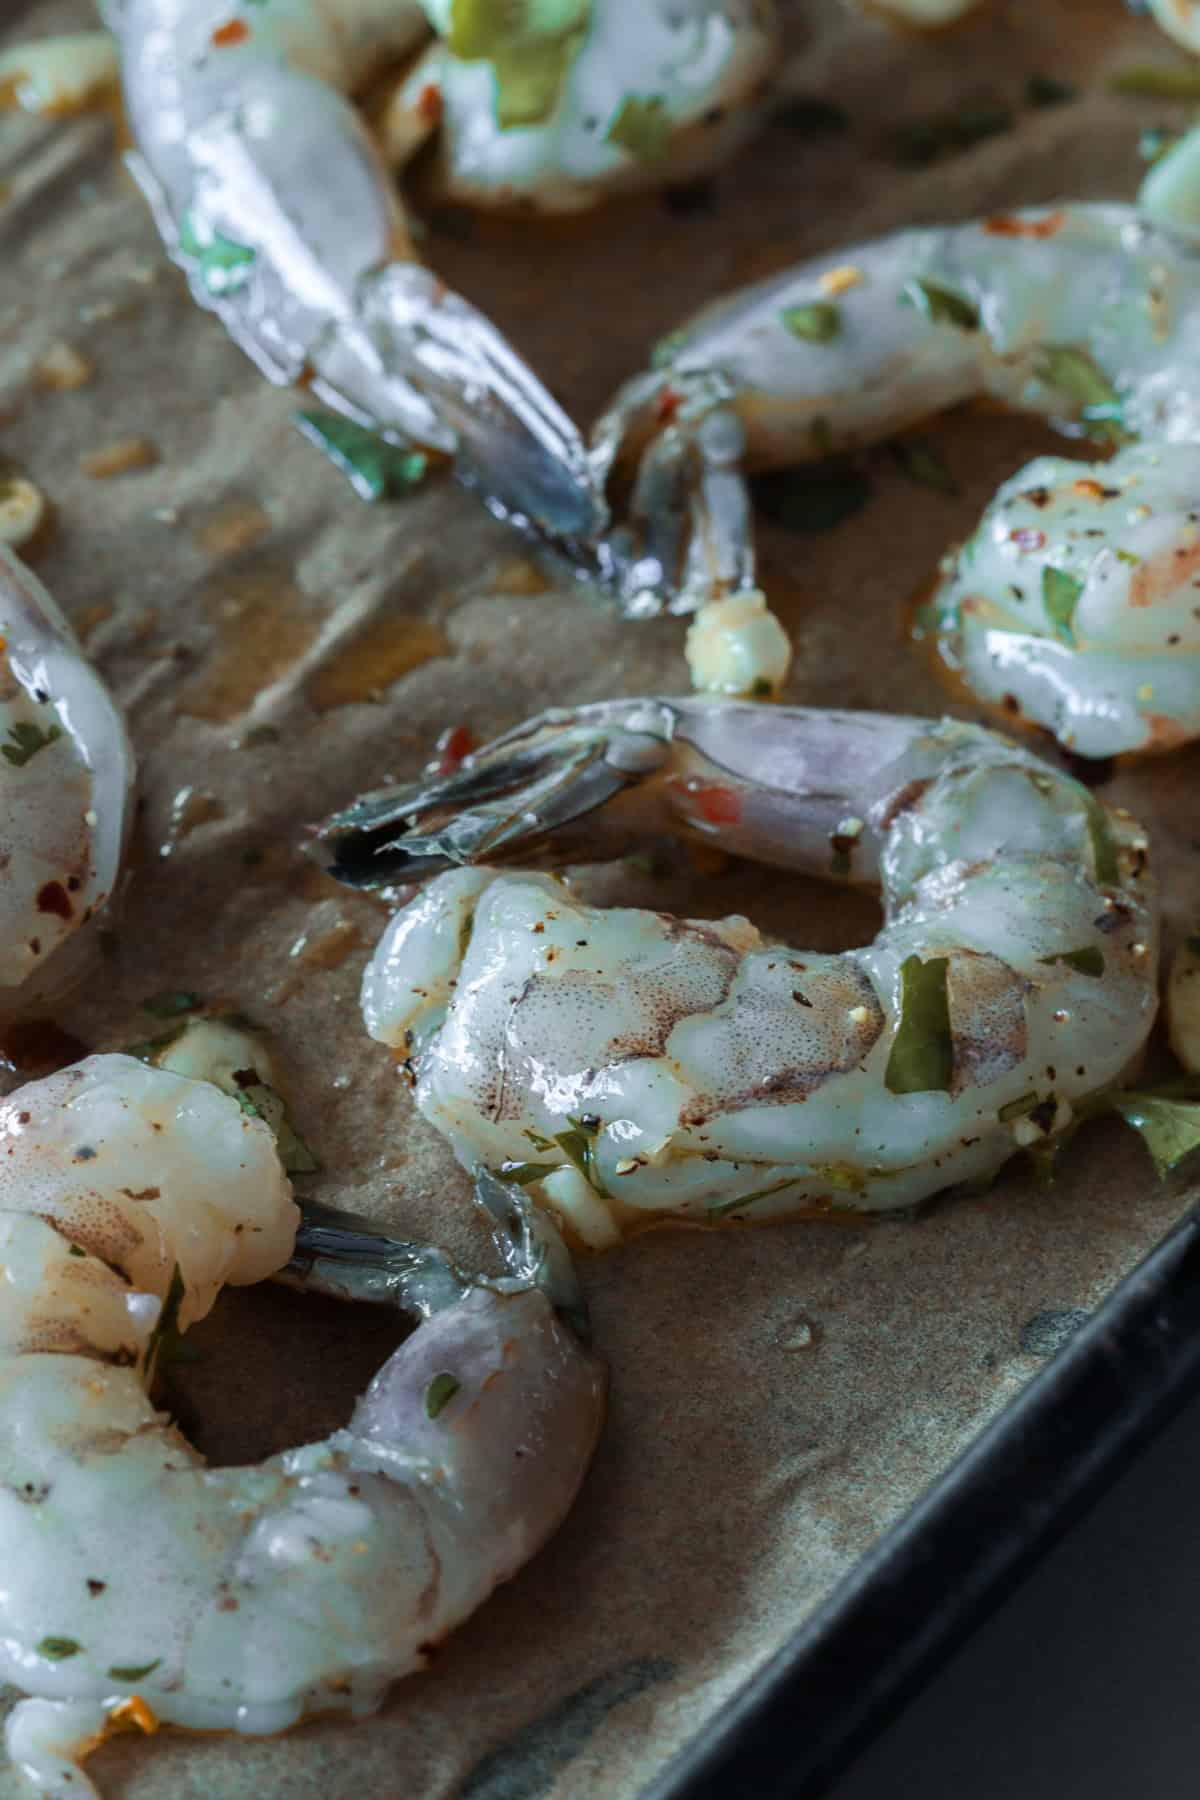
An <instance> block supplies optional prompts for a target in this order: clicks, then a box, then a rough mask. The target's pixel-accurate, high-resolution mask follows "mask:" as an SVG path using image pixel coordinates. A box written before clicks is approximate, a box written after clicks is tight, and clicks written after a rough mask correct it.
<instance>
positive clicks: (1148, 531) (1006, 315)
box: [595, 205, 1200, 756]
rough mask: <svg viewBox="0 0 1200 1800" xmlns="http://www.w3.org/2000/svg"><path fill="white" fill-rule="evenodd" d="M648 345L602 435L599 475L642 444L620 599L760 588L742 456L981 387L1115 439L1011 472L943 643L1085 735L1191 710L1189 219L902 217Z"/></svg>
mask: <svg viewBox="0 0 1200 1800" xmlns="http://www.w3.org/2000/svg"><path fill="white" fill-rule="evenodd" d="M655 362H656V367H655V368H654V369H652V370H650V371H649V372H647V373H646V374H644V375H641V376H638V377H637V378H636V379H635V380H633V381H632V382H630V383H629V384H628V385H627V386H626V388H625V389H623V390H622V392H621V393H620V394H619V395H618V397H617V400H616V402H615V404H614V406H613V407H612V408H611V410H610V411H609V413H608V414H606V416H605V417H604V419H603V420H601V422H600V424H599V426H598V428H597V432H596V449H595V459H596V467H597V472H598V475H599V476H600V478H602V479H605V480H606V479H607V477H608V474H609V472H610V471H611V469H612V468H613V466H614V465H615V464H616V463H617V462H618V461H620V460H622V459H624V458H626V457H627V456H628V455H630V454H631V453H632V454H635V455H637V456H639V458H640V466H639V471H638V477H637V482H636V486H635V489H634V499H633V503H632V507H631V514H630V521H629V523H628V524H627V525H626V527H625V528H624V532H623V534H621V533H616V534H613V536H612V538H611V540H610V541H611V543H612V544H613V546H614V547H615V548H617V549H618V550H619V555H618V557H617V563H618V566H619V579H620V581H621V584H622V589H623V593H624V598H625V603H626V605H627V607H628V608H629V610H630V611H632V612H634V613H636V614H640V613H644V612H647V611H653V610H656V609H657V608H659V607H661V606H662V605H664V604H666V605H670V606H672V607H673V608H675V609H676V610H681V611H682V610H688V609H690V608H692V607H695V606H698V605H701V604H703V603H705V602H724V603H725V604H726V605H727V604H728V602H727V599H726V596H728V595H729V594H730V593H732V594H734V595H737V594H738V593H739V592H740V591H743V590H746V591H753V580H754V576H753V556H752V548H751V541H750V533H751V526H750V508H749V504H748V500H747V497H746V493H745V490H744V487H743V485H742V477H741V469H742V467H758V468H764V467H782V466H788V465H791V464H795V463H800V462H805V461H811V460H813V459H817V458H820V457H822V456H825V455H828V454H829V453H831V452H835V451H839V450H854V449H857V448H858V447H860V446H861V445H863V444H868V443H872V442H876V441H878V440H880V439H882V438H885V437H888V436H891V435H892V434H893V433H895V432H897V431H901V430H903V429H904V428H905V427H906V426H909V425H911V424H913V423H914V422H915V421H917V420H918V419H921V418H924V417H926V416H928V415H929V414H930V413H932V412H935V411H937V410H938V409H940V408H942V407H947V406H952V405H954V404H955V403H956V402H959V401H962V400H966V399H969V398H971V397H972V396H974V395H978V394H987V395H990V396H992V397H993V398H996V399H999V400H1001V401H1003V402H1005V403H1006V404H1007V405H1010V406H1014V407H1018V408H1021V409H1024V410H1027V411H1033V412H1038V413H1042V414H1044V415H1045V416H1046V417H1048V418H1050V419H1052V420H1054V421H1056V422H1057V423H1059V424H1060V425H1061V426H1062V427H1063V429H1064V430H1066V431H1068V432H1074V433H1076V434H1082V433H1083V432H1087V431H1091V432H1092V433H1094V434H1097V435H1101V436H1103V437H1105V438H1106V439H1107V441H1108V442H1109V443H1111V444H1118V445H1120V446H1121V447H1120V448H1118V449H1117V451H1116V454H1115V455H1114V456H1113V457H1112V460H1111V461H1110V462H1108V463H1106V464H1104V466H1103V467H1102V468H1099V469H1098V468H1096V467H1094V466H1092V465H1089V464H1087V463H1082V462H1079V463H1067V462H1065V461H1063V460H1061V459H1055V460H1054V461H1053V462H1045V461H1039V462H1037V463H1034V464H1032V465H1030V466H1029V467H1027V468H1025V469H1023V470H1022V471H1021V472H1020V474H1018V475H1016V476H1014V477H1013V479H1012V481H1011V482H1009V483H1008V484H1006V486H1005V488H1004V489H1002V491H1001V494H1000V496H999V498H998V500H997V501H996V502H995V503H994V505H993V507H992V508H991V509H989V512H988V514H987V515H986V516H985V519H984V522H983V525H982V526H981V528H980V530H979V532H978V533H977V534H976V535H975V536H974V537H973V538H972V540H971V542H970V545H969V546H968V547H967V549H966V550H965V551H964V552H962V553H960V554H959V555H958V556H956V557H953V558H951V560H950V563H949V565H948V569H947V575H946V580H945V581H944V583H943V584H942V586H941V588H940V590H939V592H938V594H937V595H936V598H935V609H934V614H933V617H934V620H935V623H936V628H937V632H938V636H939V640H940V647H941V650H942V653H943V655H944V656H945V657H946V659H947V660H948V661H950V662H951V664H952V665H954V666H955V667H957V668H958V669H960V670H961V672H962V674H963V675H964V676H965V677H966V679H967V680H968V682H969V683H970V685H971V686H972V688H973V689H974V690H975V692H976V693H978V694H980V695H981V696H982V697H983V698H985V699H987V700H990V701H994V702H998V703H1003V704H1004V705H1005V706H1006V707H1007V709H1008V710H1009V711H1010V712H1022V713H1023V714H1024V716H1025V717H1027V718H1029V719H1031V720H1033V721H1035V722H1036V723H1038V724H1040V725H1044V726H1046V727H1048V728H1049V729H1050V730H1051V731H1053V732H1054V733H1055V735H1056V736H1057V737H1058V738H1059V739H1060V740H1061V741H1062V742H1063V743H1064V744H1066V745H1068V746H1070V747H1071V748H1074V749H1076V750H1078V751H1079V752H1081V753H1082V754H1084V755H1089V756H1104V755H1110V754H1113V753H1115V752H1117V751H1122V750H1134V749H1137V750H1145V749H1161V748H1168V747H1170V746H1172V745H1174V744H1177V743H1180V742H1182V741H1183V740H1184V739H1186V738H1189V737H1191V736H1193V735H1195V733H1196V732H1197V730H1198V729H1200V674H1198V672H1197V669H1198V665H1197V653H1198V652H1200V611H1198V610H1197V607H1196V605H1195V604H1194V602H1195V599H1196V593H1195V589H1194V587H1193V585H1192V584H1193V582H1194V581H1195V580H1196V579H1197V576H1198V575H1200V550H1198V549H1197V545H1198V543H1200V530H1198V521H1200V510H1197V508H1196V507H1195V506H1194V505H1191V504H1189V502H1188V498H1187V494H1188V484H1189V482H1190V481H1192V480H1193V479H1194V474H1195V471H1196V469H1197V467H1198V466H1200V464H1198V455H1200V452H1198V450H1197V446H1198V445H1200V372H1198V371H1200V260H1198V258H1197V253H1196V251H1195V249H1194V247H1193V245H1192V243H1191V242H1190V241H1189V240H1188V239H1187V238H1185V237H1183V236H1181V235H1179V234H1176V233H1173V232H1170V231H1167V230H1164V229H1160V228H1158V227H1156V226H1155V225H1153V224H1151V223H1149V222H1147V221H1145V220H1144V219H1142V218H1140V217H1139V215H1138V213H1137V212H1136V211H1135V210H1134V209H1133V208H1131V207H1127V206H1099V205H1097V206H1075V205H1071V206H1067V205H1064V206H1059V207H1053V208H1050V207H1041V208H1033V209H1028V210H1025V211H1021V212H1016V213H1002V214H997V215H994V216H993V217H991V218H988V219H984V220H981V221H979V222H977V223H974V224H968V225H957V226H938V227H932V228H930V229H927V230H915V231H901V232H896V233H894V234H893V235H891V236H889V237H884V238H881V239H878V240H876V241H875V242H873V243H869V244H864V245H859V246H857V247H854V248H851V249H841V250H837V251H833V252H831V253H829V254H828V255H826V256H822V257H819V258H817V259H815V260H814V261H812V262H808V263H805V264H803V265H801V266H800V267H799V268H796V269H792V270H789V271H787V272H785V273H784V274H782V275H778V276H774V277H772V278H770V279H769V280H767V281H763V282H760V283H758V284H757V285H756V286H754V287H751V288H747V289H744V290H743V291H742V292H741V293H738V294H734V295H732V296H731V297H730V298H728V299H726V300H723V301H720V302H718V303H717V304H716V305H715V306H712V307H710V308H708V309H707V311H705V312H703V313H701V314H700V315H699V316H698V318H696V319H695V320H694V321H693V322H692V323H691V324H690V325H688V326H685V327H684V328H683V329H682V330H681V331H679V332H676V333H674V334H672V336H671V337H670V338H669V339H667V340H666V342H665V343H664V345H663V346H662V347H661V351H660V353H659V355H658V356H657V357H656V359H655ZM1132 438H1137V439H1140V440H1142V442H1141V443H1140V444H1136V443H1130V442H1129V440H1130V439H1132ZM702 625H703V621H702ZM760 629H761V627H760ZM732 641H733V642H734V643H735V644H736V639H734V640H732ZM704 648H705V639H704V635H703V631H701V632H698V633H697V636H696V639H695V640H694V654H693V663H694V665H695V666H697V668H698V671H699V673H700V675H701V678H702V679H703V680H704V683H705V685H708V686H721V685H723V683H722V680H721V673H722V671H721V659H720V657H717V658H712V657H709V658H708V659H707V660H708V666H707V667H702V666H701V658H700V655H699V652H701V651H703V650H704Z"/></svg>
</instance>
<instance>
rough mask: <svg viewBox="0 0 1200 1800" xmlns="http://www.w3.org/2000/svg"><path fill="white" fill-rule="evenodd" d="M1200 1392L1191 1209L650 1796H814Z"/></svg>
mask: <svg viewBox="0 0 1200 1800" xmlns="http://www.w3.org/2000/svg"><path fill="white" fill-rule="evenodd" d="M1197 1391H1200V1217H1198V1216H1197V1215H1196V1214H1195V1213H1189V1214H1188V1216H1187V1217H1186V1218H1184V1219H1183V1220H1182V1221H1181V1222H1180V1224H1179V1225H1178V1226H1176V1228H1175V1229H1174V1230H1173V1231H1172V1232H1171V1233H1170V1235H1169V1236H1168V1237H1166V1238H1165V1239H1164V1240H1163V1242H1162V1243H1161V1244H1159V1245H1158V1246H1157V1248H1156V1249H1154V1250H1152V1251H1151V1252H1150V1254H1149V1255H1148V1256H1147V1257H1146V1258H1145V1259H1144V1260H1143V1261H1142V1262H1141V1263H1140V1264H1139V1265H1138V1266H1137V1268H1136V1269H1134V1270H1133V1272H1132V1273H1131V1274H1130V1275H1129V1276H1127V1277H1126V1279H1125V1280H1124V1281H1123V1282H1122V1283H1121V1284H1120V1286H1119V1287H1117V1288H1116V1289H1114V1291H1113V1293H1112V1294H1111V1295H1110V1296H1109V1298H1108V1299H1107V1300H1106V1301H1105V1303H1104V1304H1103V1305H1102V1306H1101V1307H1100V1308H1099V1309H1098V1310H1097V1312H1096V1313H1095V1315H1094V1316H1093V1317H1092V1318H1091V1319H1090V1320H1089V1321H1088V1323H1087V1324H1086V1325H1085V1326H1084V1327H1083V1329H1082V1330H1080V1331H1079V1332H1078V1334H1077V1335H1076V1336H1075V1337H1073V1338H1072V1340H1071V1341H1070V1343H1069V1344H1068V1345H1067V1346H1066V1347H1065V1348H1064V1349H1063V1350H1062V1351H1061V1352H1060V1353H1059V1354H1058V1355H1057V1356H1056V1357H1054V1359H1053V1360H1052V1361H1051V1362H1050V1363H1049V1364H1048V1365H1047V1366H1046V1367H1045V1368H1044V1369H1043V1370H1041V1371H1040V1372H1039V1373H1038V1375H1037V1376H1035V1377H1034V1379H1033V1380H1032V1381H1030V1383H1029V1384H1028V1386H1027V1387H1026V1388H1024V1389H1023V1390H1022V1391H1021V1393H1020V1394H1019V1395H1017V1397H1016V1398H1015V1399H1014V1400H1013V1401H1012V1402H1011V1403H1010V1404H1009V1405H1008V1406H1007V1407H1006V1408H1005V1409H1004V1411H1003V1412H1002V1413H1001V1414H1000V1415H999V1416H998V1417H997V1418H996V1419H995V1420H993V1421H992V1423H991V1424H990V1425H988V1426H987V1427H986V1428H985V1429H984V1430H983V1431H982V1432H981V1433H980V1435H979V1436H978V1437H977V1438H976V1439H975V1441H974V1443H972V1444H971V1445H970V1446H969V1448H968V1449H967V1450H965V1451H964V1452H963V1454H962V1455H961V1456H960V1457H959V1458H958V1459H957V1460H956V1461H955V1462H954V1463H952V1464H951V1466H950V1467H949V1468H948V1469H947V1470H946V1472H945V1474H944V1475H943V1476H942V1477H941V1478H940V1479H939V1480H938V1481H936V1482H935V1483H934V1484H933V1486H932V1487H931V1488H929V1489H928V1491H927V1492H926V1493H925V1494H924V1495H923V1496H922V1498H921V1499H920V1500H919V1501H918V1502H917V1503H916V1505H915V1506H913V1507H912V1508H911V1509H910V1511H909V1512H907V1513H906V1514H905V1515H904V1517H903V1518H902V1519H900V1520H899V1522H898V1523H897V1524H896V1525H895V1526H893V1527H892V1529H891V1530H890V1531H888V1532H886V1533H885V1534H884V1536H883V1537H882V1538H881V1539H880V1540H879V1542H878V1543H877V1544H876V1545H875V1547H874V1548H873V1549H872V1550H870V1551H869V1552H868V1553H867V1555H866V1556H864V1557H863V1558H862V1559H861V1560H860V1561H859V1562H858V1564H857V1565H856V1566H855V1568H854V1569H853V1570H852V1572H851V1573H850V1574H849V1575H848V1576H847V1577H846V1578H845V1580H843V1581H842V1582H840V1583H839V1585H838V1587H837V1588H836V1589H835V1590H834V1592H833V1593H832V1594H831V1595H830V1597H829V1599H828V1600H827V1601H826V1603H825V1604H824V1606H822V1607H821V1608H820V1609H819V1610H818V1611H817V1613H816V1614H815V1615H814V1616H813V1618H812V1619H811V1620H810V1621H809V1622H808V1623H807V1624H806V1625H805V1626H803V1627H802V1628H801V1629H800V1630H799V1631H798V1632H797V1633H796V1634H795V1636H794V1637H793V1638H792V1639H791V1640H790V1641H789V1642H788V1643H787V1644H785V1645H784V1646H783V1648H782V1649H781V1650H779V1651H778V1652H777V1654H776V1655H775V1656H774V1657H773V1658H772V1659H771V1660H770V1661H769V1662H768V1663H767V1664H766V1666H765V1667H764V1668H763V1669H761V1670H760V1671H759V1673H758V1674H757V1675H756V1676H754V1677H752V1678H751V1680H750V1681H749V1682H748V1683H747V1684H746V1686H745V1687H744V1688H743V1689H742V1690H741V1691H740V1692H739V1693H738V1694H736V1695H735V1696H734V1697H733V1699H732V1700H731V1701H729V1702H728V1704H727V1705H726V1706H725V1707H723V1708H722V1710H721V1711H720V1712H719V1713H718V1714H717V1715H716V1717H715V1718H714V1719H712V1720H711V1722H710V1723H709V1724H708V1725H707V1726H706V1727H705V1728H704V1729H703V1730H702V1731H701V1732H699V1733H698V1734H697V1736H696V1737H695V1738H694V1739H693V1740H692V1742H691V1743H690V1744H688V1745H687V1746H686V1748H685V1749H684V1750H682V1751H681V1752H680V1753H679V1754H678V1755H677V1756H676V1757H675V1758H674V1759H673V1760H672V1761H671V1762H670V1763H669V1764H668V1765H667V1767H666V1769H665V1770H664V1771H663V1773H662V1774H661V1775H660V1776H659V1777H658V1778H657V1779H656V1780H655V1781H654V1782H653V1783H652V1784H651V1785H650V1786H649V1787H648V1788H646V1789H645V1790H644V1791H643V1795H642V1800H733V1797H735V1796H738V1795H746V1796H751V1795H752V1796H754V1800H773V1797H775V1796H780V1797H782V1796H785V1795H786V1796H787V1797H788V1800H815V1797H816V1796H818V1795H820V1794H822V1793H824V1792H825V1791H826V1789H827V1788H828V1786H829V1784H830V1782H832V1781H833V1780H834V1779H835V1778H836V1776H837V1775H838V1774H840V1773H841V1772H842V1771H843V1770H844V1769H845V1767H846V1766H847V1764H848V1763H849V1762H850V1761H852V1759H853V1758H854V1756H855V1755H856V1754H857V1753H858V1751H860V1750H861V1749H862V1748H863V1747H864V1745H865V1744H866V1743H867V1742H868V1741H869V1740H870V1739H871V1738H872V1737H874V1736H876V1735H877V1734H878V1732H879V1731H880V1730H881V1729H882V1728H883V1727H884V1726H885V1725H886V1724H887V1723H888V1722H889V1721H890V1720H891V1719H892V1718H893V1717H895V1715H896V1713H897V1712H898V1711H899V1710H900V1709H901V1707H902V1706H903V1705H904V1704H905V1702H906V1701H907V1700H908V1699H910V1698H911V1697H912V1696H913V1695H914V1694H915V1693H916V1692H917V1690H918V1689H919V1688H920V1687H922V1686H924V1684H925V1683H926V1682H927V1681H928V1680H929V1679H930V1677H931V1676H932V1675H933V1674H934V1673H936V1671H937V1669H938V1668H939V1667H940V1666H941V1665H942V1664H943V1663H944V1662H945V1661H946V1659H947V1658H948V1657H949V1656H950V1655H951V1654H952V1653H953V1651H954V1650H955V1649H956V1648H957V1647H958V1646H959V1645H960V1644H961V1643H962V1642H963V1641H964V1639H965V1638H966V1637H968V1636H969V1635H970V1633H971V1632H972V1631H973V1630H975V1629H976V1627H977V1626H978V1625H980V1624H981V1623H982V1621H983V1620H984V1619H985V1618H986V1616H987V1615H988V1614H989V1613H990V1612H991V1611H992V1610H993V1609H994V1608H995V1607H996V1606H997V1605H998V1604H999V1603H1000V1602H1001V1601H1002V1600H1003V1599H1004V1598H1006V1597H1007V1595H1008V1594H1009V1593H1011V1592H1012V1590H1013V1588H1014V1587H1015V1586H1016V1585H1017V1583H1018V1582H1019V1581H1020V1580H1021V1579H1023V1577H1024V1576H1025V1575H1027V1574H1028V1573H1029V1572H1030V1571H1031V1570H1032V1569H1033V1567H1034V1566H1035V1564H1036V1563H1037V1562H1038V1560H1039V1559H1040V1558H1041V1557H1042V1556H1043V1555H1044V1554H1045V1552H1046V1551H1047V1550H1049V1549H1050V1548H1051V1547H1052V1546H1053V1545H1054V1544H1055V1543H1056V1542H1057V1541H1058V1539H1059V1538H1061V1537H1062V1536H1063V1534H1064V1533H1065V1532H1066V1531H1067V1530H1068V1529H1069V1527H1070V1526H1071V1525H1072V1524H1073V1523H1074V1522H1075V1521H1076V1520H1077V1519H1078V1518H1079V1517H1080V1516H1081V1515H1082V1514H1083V1513H1084V1512H1085V1511H1086V1510H1087V1509H1088V1508H1089V1507H1090V1506H1091V1505H1092V1504H1093V1503H1094V1502H1095V1501H1096V1500H1097V1499H1098V1498H1099V1497H1100V1495H1101V1494H1102V1493H1103V1492H1104V1491H1105V1489H1106V1488H1107V1487H1109V1486H1110V1485H1111V1483H1112V1482H1113V1481H1114V1480H1115V1479H1116V1477H1117V1476H1118V1475H1120V1474H1121V1472H1122V1471H1123V1470H1124V1469H1125V1468H1126V1467H1127V1466H1128V1464H1129V1463H1130V1462H1131V1461H1132V1460H1133V1458H1134V1457H1135V1456H1136V1455H1137V1453H1138V1451H1139V1450H1140V1449H1142V1448H1143V1447H1144V1445H1145V1444H1146V1443H1148V1442H1149V1440H1150V1439H1151V1438H1152V1437H1154V1436H1155V1435H1156V1433H1157V1432H1159V1431H1160V1430H1161V1429H1162V1428H1163V1427H1164V1426H1165V1425H1166V1424H1167V1423H1168V1421H1169V1420H1170V1419H1171V1418H1172V1417H1173V1416H1174V1414H1175V1413H1176V1412H1178V1411H1179V1409H1180V1407H1181V1406H1183V1405H1184V1403H1185V1402H1186V1401H1187V1400H1188V1399H1189V1398H1191V1396H1192V1395H1193V1394H1194V1393H1196V1392H1197Z"/></svg>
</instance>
